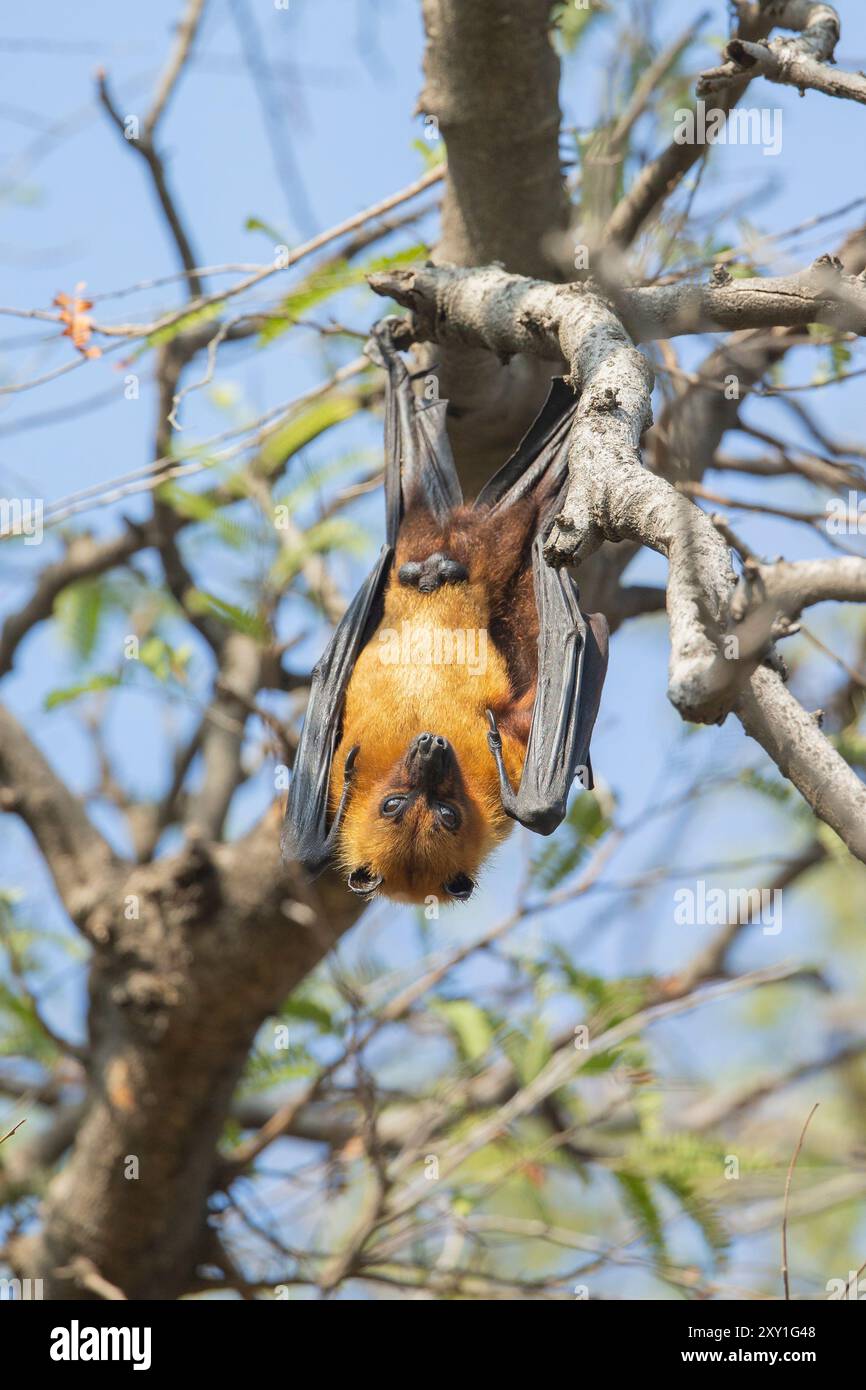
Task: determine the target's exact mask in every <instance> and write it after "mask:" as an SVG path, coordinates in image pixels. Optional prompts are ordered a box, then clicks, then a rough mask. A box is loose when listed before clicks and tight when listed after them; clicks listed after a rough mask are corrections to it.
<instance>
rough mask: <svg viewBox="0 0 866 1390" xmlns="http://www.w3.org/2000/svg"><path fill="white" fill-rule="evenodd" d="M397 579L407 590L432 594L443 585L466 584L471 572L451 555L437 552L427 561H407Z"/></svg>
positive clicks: (401, 567)
mask: <svg viewBox="0 0 866 1390" xmlns="http://www.w3.org/2000/svg"><path fill="white" fill-rule="evenodd" d="M397 578H398V579H399V581H400V583H401V584H403V585H405V587H406V588H407V589H418V591H419V592H420V593H422V594H432V593H435V592H436V590H437V589H441V588H442V585H443V584H465V583H466V581H467V580H468V578H469V571H468V570H467V568H466V566H465V565H462V564H461V563H460V561H459V560H453V559H452V558H451V556H450V555H444V554H443V553H442V551H441V550H437V551H436V552H435V554H433V555H429V556H428V557H427V559H426V560H407V562H406V564H405V565H401V566H400V569H399V572H398V574H397Z"/></svg>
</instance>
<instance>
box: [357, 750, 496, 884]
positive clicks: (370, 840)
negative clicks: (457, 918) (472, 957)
mask: <svg viewBox="0 0 866 1390" xmlns="http://www.w3.org/2000/svg"><path fill="white" fill-rule="evenodd" d="M499 819H502V818H501V817H499ZM503 833H505V826H503ZM501 838H502V835H501V834H499V835H497V834H496V833H495V831H494V828H493V826H492V825H491V817H490V814H489V812H487V811H486V808H484V807H483V806H482V805H479V803H478V801H477V800H476V798H475V797H474V796H473V795H472V793H471V791H470V790H469V788H468V787H467V784H466V781H465V780H464V777H463V774H462V771H461V768H460V763H459V761H458V758H457V755H456V753H455V751H454V749H453V747H452V746H451V744H450V743H449V742H448V740H447V739H446V738H443V737H442V735H441V734H432V733H421V734H418V735H417V736H416V737H415V738H413V739H412V741H411V743H410V744H409V747H408V749H407V750H406V753H405V756H404V757H402V758H400V759H398V761H397V762H396V763H395V764H394V765H393V767H391V768H390V769H389V770H388V771H387V772H386V773H385V775H384V776H383V777H381V778H379V779H378V780H377V781H376V782H375V783H374V784H373V786H372V787H369V788H367V789H365V793H364V795H363V797H362V798H361V797H359V798H358V799H357V800H355V799H353V801H352V803H351V805H350V809H349V811H348V813H347V815H346V820H345V822H344V826H343V834H342V843H341V857H342V859H343V862H344V867H345V868H346V869H347V870H348V871H349V878H348V882H349V887H350V888H351V889H352V890H353V892H355V893H359V894H361V895H363V896H365V897H369V896H372V894H373V893H375V892H376V891H377V890H378V891H381V892H382V893H385V894H386V895H387V896H388V897H389V898H394V899H396V900H397V901H398V902H413V903H423V902H424V901H425V899H427V898H431V897H433V898H443V897H444V898H446V899H448V900H451V901H455V902H463V901H465V899H466V898H468V897H469V896H470V895H471V893H472V891H473V889H474V887H475V873H476V871H477V870H478V868H479V866H480V864H481V862H482V860H483V859H484V858H485V857H486V855H487V854H488V853H489V851H490V849H491V848H492V846H493V844H495V843H496V840H497V839H501Z"/></svg>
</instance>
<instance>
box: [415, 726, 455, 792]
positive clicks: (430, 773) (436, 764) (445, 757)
mask: <svg viewBox="0 0 866 1390" xmlns="http://www.w3.org/2000/svg"><path fill="white" fill-rule="evenodd" d="M453 756H454V755H453V753H452V751H451V744H450V743H449V742H448V740H447V738H443V737H442V735H441V734H428V733H424V734H418V735H417V736H416V737H415V738H413V740H412V742H411V743H410V744H409V758H408V761H409V766H410V768H412V769H414V771H415V773H416V775H417V776H418V779H419V781H420V782H422V783H426V784H428V785H429V784H430V783H432V782H435V781H436V780H437V779H438V778H440V777H441V776H442V774H443V773H444V772H445V771H446V770H447V768H448V767H449V766H450V763H451V760H452V758H453Z"/></svg>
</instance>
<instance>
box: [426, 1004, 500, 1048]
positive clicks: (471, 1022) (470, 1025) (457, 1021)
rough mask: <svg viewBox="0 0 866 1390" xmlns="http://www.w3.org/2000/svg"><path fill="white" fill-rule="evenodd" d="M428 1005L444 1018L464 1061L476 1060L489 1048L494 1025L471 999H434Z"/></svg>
mask: <svg viewBox="0 0 866 1390" xmlns="http://www.w3.org/2000/svg"><path fill="white" fill-rule="evenodd" d="M430 1007H431V1009H432V1010H433V1012H434V1013H437V1014H439V1015H440V1016H441V1017H442V1018H444V1019H445V1022H446V1023H447V1024H448V1027H449V1028H450V1030H451V1032H452V1033H453V1035H454V1037H455V1039H456V1042H457V1047H458V1049H459V1052H460V1055H461V1057H462V1058H463V1059H464V1061H467V1062H477V1061H478V1060H479V1059H480V1058H481V1057H483V1056H484V1055H485V1053H487V1052H488V1051H489V1050H490V1048H491V1046H492V1044H493V1037H494V1033H495V1027H494V1025H493V1023H492V1021H491V1019H490V1017H489V1015H488V1014H487V1013H485V1011H484V1009H482V1008H481V1007H480V1006H479V1005H478V1004H475V1003H473V1002H472V1000H471V999H434V1000H432V1001H431V1004H430Z"/></svg>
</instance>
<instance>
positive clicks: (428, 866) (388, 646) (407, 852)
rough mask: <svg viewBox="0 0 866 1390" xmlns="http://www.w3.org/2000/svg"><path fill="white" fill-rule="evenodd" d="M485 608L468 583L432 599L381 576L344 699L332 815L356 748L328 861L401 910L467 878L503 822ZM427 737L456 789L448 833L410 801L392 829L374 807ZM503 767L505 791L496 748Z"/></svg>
mask: <svg viewBox="0 0 866 1390" xmlns="http://www.w3.org/2000/svg"><path fill="white" fill-rule="evenodd" d="M490 617H491V614H490V606H489V599H488V594H487V589H486V587H485V585H484V584H483V583H482V582H480V581H479V580H474V581H472V582H464V583H459V584H444V585H443V586H442V587H441V588H439V589H437V590H436V591H435V592H434V593H421V592H419V591H418V589H416V588H409V587H404V586H403V585H401V584H400V583H399V582H398V580H397V578H396V566H395V571H392V574H391V578H390V581H389V584H388V587H387V590H386V593H385V606H384V615H383V618H382V621H381V623H380V625H379V628H378V629H377V631H376V633H375V634H374V636H373V637H372V639H371V640H370V641H369V642H368V643H367V645H366V647H365V648H364V650H363V652H362V653H361V655H360V657H359V659H358V662H357V665H356V667H355V670H354V673H353V676H352V680H351V682H350V685H349V689H348V692H347V696H346V703H345V709H344V716H343V731H342V737H341V741H340V745H339V747H338V749H337V752H336V755H335V758H334V763H333V773H332V779H331V787H330V810H331V814H332V815H333V813H334V811H335V809H336V806H337V804H338V802H339V799H340V793H341V791H342V788H343V775H344V774H343V764H344V762H345V759H346V754H347V753H348V751H349V749H350V748H352V747H355V746H356V745H357V746H358V747H359V749H360V751H359V753H358V757H357V759H356V763H355V770H354V778H353V782H352V786H351V792H350V798H349V804H348V807H347V809H346V812H345V815H344V819H343V824H342V830H341V834H340V856H339V857H340V860H341V863H342V866H343V867H344V868H345V869H346V870H348V871H350V872H351V871H352V870H353V869H356V868H358V867H360V866H364V867H366V868H367V869H368V870H369V873H370V874H371V875H372V876H374V877H381V880H382V882H381V888H380V891H381V892H382V893H384V894H386V895H387V896H388V897H390V898H395V899H397V900H398V901H403V902H424V901H425V899H427V898H430V897H435V898H437V899H441V898H444V897H446V896H447V895H446V894H445V893H444V887H445V885H446V884H448V883H449V882H451V881H453V880H454V879H455V877H456V876H457V875H460V874H464V875H467V876H468V877H469V878H470V879H471V878H473V877H474V875H475V873H476V871H477V869H478V867H479V865H480V864H481V862H482V861H483V859H484V858H485V857H486V856H487V855H488V854H489V853H490V851H491V850H492V849H493V847H494V846H495V845H497V844H498V843H499V842H500V841H502V840H503V839H504V838H505V836H506V835H507V834H508V832H509V830H510V828H511V826H512V822H511V821H510V820H509V819H508V817H507V816H506V815H505V814H504V812H503V810H502V806H501V801H500V792H499V782H498V776H497V771H496V765H495V762H494V759H493V757H492V755H491V752H490V749H489V747H488V743H487V719H486V711H487V710H488V709H492V710H493V711H494V712H496V711H500V710H503V709H505V708H506V707H507V706H508V704H509V702H510V701H511V700H512V699H513V692H512V689H511V685H510V682H509V676H508V671H507V669H506V664H505V660H504V658H503V656H502V654H501V652H500V651H499V650H498V649H497V648H496V647H495V646H494V644H493V642H492V641H491V640H490V638H489V626H490ZM425 730H429V731H431V732H432V733H434V734H436V735H440V736H441V737H443V738H445V739H447V740H448V742H449V743H450V745H451V747H452V749H453V751H454V754H455V755H456V760H457V766H458V768H459V774H460V778H461V779H462V796H459V797H456V796H455V802H456V804H457V805H458V809H459V812H460V815H461V826H460V829H459V832H456V833H450V832H449V830H448V829H446V828H444V827H443V826H442V825H441V824H437V822H436V819H435V815H434V814H433V813H432V812H431V811H430V809H429V806H428V804H427V802H426V799H425V798H424V797H418V798H417V799H416V800H415V801H414V802H413V803H412V804H411V806H410V808H409V810H408V811H407V813H406V815H405V816H404V817H403V818H402V819H401V821H400V823H399V824H397V823H395V822H393V821H388V820H386V819H384V818H383V817H382V815H381V811H380V808H381V805H382V803H383V800H384V799H385V798H386V797H387V795H388V793H389V791H392V790H393V789H394V787H395V786H398V785H399V782H400V777H401V768H402V765H403V762H404V759H405V757H406V753H407V749H408V747H409V745H410V744H411V742H412V740H413V739H414V738H416V737H417V736H418V735H419V734H420V733H422V732H423V731H425ZM503 752H504V757H505V763H506V767H507V769H508V772H509V776H510V777H511V780H512V782H513V783H514V784H515V785H516V784H517V782H519V779H520V773H521V770H522V766H523V758H524V747H523V744H522V743H521V742H520V741H519V740H517V739H515V738H513V737H510V736H509V735H508V734H507V733H505V734H504V737H503Z"/></svg>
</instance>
